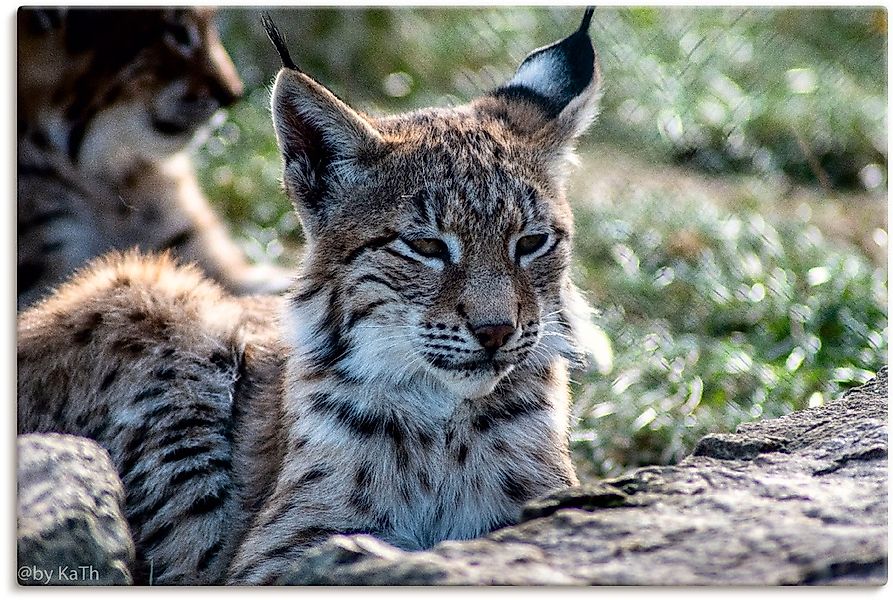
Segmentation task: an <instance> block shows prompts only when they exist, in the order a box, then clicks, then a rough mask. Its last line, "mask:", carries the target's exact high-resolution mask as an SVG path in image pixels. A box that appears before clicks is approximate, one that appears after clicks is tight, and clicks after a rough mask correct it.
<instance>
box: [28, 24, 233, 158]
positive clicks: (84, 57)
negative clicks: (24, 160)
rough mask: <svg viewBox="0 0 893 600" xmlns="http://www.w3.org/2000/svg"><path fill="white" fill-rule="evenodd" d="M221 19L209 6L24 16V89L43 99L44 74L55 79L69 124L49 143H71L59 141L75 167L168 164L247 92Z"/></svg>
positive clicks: (61, 110) (56, 100) (54, 92)
mask: <svg viewBox="0 0 893 600" xmlns="http://www.w3.org/2000/svg"><path fill="white" fill-rule="evenodd" d="M213 16H214V11H213V10H211V9H206V8H194V9H77V8H70V9H63V10H62V11H54V10H53V9H47V10H35V11H28V10H22V11H20V15H19V34H20V40H19V49H20V57H21V60H23V61H26V64H25V65H24V66H23V67H22V68H20V72H23V73H25V74H26V76H27V77H28V78H30V79H26V80H25V81H21V77H20V81H19V85H20V88H21V89H24V90H26V93H32V94H39V93H40V91H41V86H40V84H41V77H42V75H40V73H47V72H49V73H53V74H54V75H55V76H54V77H48V80H49V82H50V83H51V84H52V85H53V89H52V90H51V92H52V96H53V99H52V102H53V104H54V105H55V109H56V110H58V111H59V113H60V114H59V115H58V116H57V117H56V119H57V120H58V121H61V122H62V123H64V124H65V125H67V127H66V126H65V125H62V126H60V127H59V128H58V131H53V132H50V136H51V137H56V138H60V137H66V138H67V139H65V140H58V139H57V143H58V146H60V147H65V148H66V150H67V151H68V153H69V155H70V157H71V159H72V160H73V161H75V162H82V163H89V162H91V161H96V160H103V157H104V156H117V157H118V158H120V157H121V155H122V154H123V155H124V156H125V157H127V156H130V155H133V156H143V157H145V158H158V157H163V156H165V155H168V154H170V153H172V152H176V151H178V150H180V149H182V148H183V147H184V146H185V145H186V143H187V142H188V141H189V140H190V139H191V137H192V136H193V134H194V133H195V132H196V130H197V129H198V128H199V127H200V126H202V125H204V124H205V122H206V121H207V120H208V119H209V118H210V117H211V115H213V114H214V112H216V111H217V110H218V109H219V108H221V107H225V106H228V105H230V104H232V103H233V102H235V101H236V100H237V99H238V98H239V97H240V96H241V94H242V82H241V80H240V79H239V77H238V75H237V73H236V71H235V67H234V66H233V64H232V62H231V60H230V58H229V56H228V55H227V53H226V51H225V50H224V49H223V46H222V45H221V43H220V39H219V37H218V34H217V30H216V27H215V25H214V23H213ZM50 40H53V41H55V42H57V43H56V44H55V46H53V45H52V44H50ZM47 46H49V47H52V48H53V52H52V53H51V52H48V51H47V50H46V47H47ZM40 47H43V49H42V50H41V51H40V52H39V53H34V54H31V53H29V52H27V50H29V49H30V48H40ZM29 56H30V57H32V58H30V60H32V62H34V65H35V68H29V65H28V64H27V61H28V60H29ZM54 64H55V65H56V66H57V67H58V68H55V69H54V68H53V66H54ZM31 73H36V74H35V75H30V74H31ZM60 81H62V82H63V83H62V84H61V85H60V83H59V82H60ZM32 90H33V91H32ZM25 99H26V100H30V99H29V98H25ZM37 100H39V99H36V101H37Z"/></svg>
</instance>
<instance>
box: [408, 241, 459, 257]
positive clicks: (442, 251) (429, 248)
mask: <svg viewBox="0 0 893 600" xmlns="http://www.w3.org/2000/svg"><path fill="white" fill-rule="evenodd" d="M404 242H405V243H406V245H407V246H409V247H410V248H411V249H412V251H413V252H415V253H416V254H420V255H422V256H424V257H425V258H437V259H440V260H442V261H444V262H448V261H449V260H450V249H449V248H447V245H446V244H445V243H444V242H443V241H442V240H439V239H437V238H420V239H417V240H404Z"/></svg>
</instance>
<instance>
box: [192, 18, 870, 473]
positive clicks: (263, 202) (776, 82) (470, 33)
mask: <svg viewBox="0 0 893 600" xmlns="http://www.w3.org/2000/svg"><path fill="white" fill-rule="evenodd" d="M272 15H273V17H274V20H275V21H276V22H277V24H278V25H279V26H280V28H281V29H283V31H284V32H286V35H287V38H288V43H289V46H290V48H291V50H292V55H293V56H294V57H295V59H296V61H297V62H298V64H299V65H301V67H302V68H303V69H304V70H306V71H307V72H308V73H310V74H311V75H313V76H314V77H315V78H317V79H318V80H320V81H321V82H323V83H324V84H325V85H327V86H329V87H330V88H331V89H332V90H334V91H335V92H336V93H337V94H339V95H340V96H341V97H342V98H344V99H345V100H347V101H348V102H349V103H351V104H352V105H353V106H354V107H355V108H358V109H362V110H365V111H367V112H371V113H373V114H374V113H386V112H394V111H404V110H410V109H414V108H418V107H423V106H428V105H432V104H436V105H451V104H460V103H463V102H465V101H467V100H469V99H470V98H472V97H473V96H475V95H476V94H478V93H480V92H481V91H485V90H488V89H491V88H493V87H495V86H497V85H499V84H500V83H501V82H503V81H504V80H506V79H507V78H508V77H509V76H510V75H511V73H512V72H513V71H514V69H515V68H516V66H517V65H518V64H519V63H520V61H521V60H522V59H523V58H524V56H525V55H526V54H527V53H528V52H529V51H530V50H532V49H534V48H537V47H539V46H542V45H544V44H547V43H550V42H552V41H554V40H556V39H559V38H561V37H564V36H565V35H567V34H568V33H570V32H571V31H573V30H574V29H575V28H576V27H577V25H578V23H579V19H580V17H581V15H582V9H581V8H567V7H563V8H554V9H553V8H492V9H405V8H401V9H339V10H332V9H313V10H303V9H281V10H274V11H272ZM218 22H219V25H220V27H221V32H222V37H223V42H224V45H225V46H226V47H227V49H228V50H229V52H230V53H231V54H232V56H233V60H234V62H235V63H236V66H237V67H238V69H239V71H240V73H241V75H242V77H243V78H244V80H245V83H246V85H247V94H246V97H245V99H244V100H243V101H242V102H241V103H240V104H239V105H237V106H235V107H234V108H233V109H232V110H230V111H229V112H228V113H225V114H221V115H219V118H217V119H216V120H215V121H214V124H213V129H212V132H211V134H210V135H209V136H208V137H207V138H206V139H205V140H204V141H203V142H202V143H201V144H200V145H199V146H198V147H197V148H196V149H195V152H194V155H195V156H194V157H195V161H196V165H197V168H198V170H199V173H200V177H201V180H202V184H203V186H204V188H205V191H206V192H207V194H208V195H209V196H210V198H211V200H212V202H213V203H214V204H215V206H216V207H217V208H218V209H219V210H220V212H221V213H222V214H224V215H225V216H226V217H227V218H228V220H229V222H230V226H231V228H232V230H233V232H234V233H235V234H236V235H237V237H238V238H239V240H240V241H241V243H243V244H244V246H245V248H246V250H247V251H248V253H249V254H250V256H251V257H252V258H254V259H255V260H258V261H268V262H277V263H280V264H285V265H293V264H294V263H295V261H296V259H297V257H298V256H299V252H300V245H301V231H300V224H299V222H298V220H297V217H296V216H295V215H294V213H293V212H292V211H291V208H290V206H289V204H288V201H287V200H286V198H285V196H284V194H283V193H282V191H281V188H280V183H279V179H280V174H281V162H280V158H279V155H278V153H277V151H276V146H275V140H274V138H273V134H272V128H271V125H270V115H269V108H268V102H269V84H270V82H271V79H272V77H273V76H274V75H275V73H276V71H277V69H278V65H279V63H278V59H277V57H276V55H275V53H274V52H273V50H272V48H271V46H270V44H269V42H268V41H267V39H266V36H265V35H264V33H263V30H262V28H261V26H260V12H259V11H255V10H234V9H221V12H220V15H219V18H218ZM592 34H593V38H594V40H595V43H596V46H597V49H598V52H599V54H600V57H601V63H602V70H603V75H604V97H603V108H602V113H601V117H600V119H599V121H598V122H597V123H596V125H595V126H594V127H593V128H592V130H591V131H590V133H589V135H588V136H587V137H586V139H585V140H584V141H583V143H582V144H581V146H580V149H579V154H580V157H581V166H580V168H579V169H578V170H577V171H576V172H575V174H574V176H573V180H572V185H571V190H570V197H571V201H572V203H573V206H574V210H575V213H576V219H577V234H576V252H577V261H576V266H575V269H576V272H575V279H576V281H577V283H578V284H579V285H580V286H581V287H582V288H583V289H584V290H585V291H586V294H587V296H588V298H589V300H590V301H591V303H592V304H593V305H594V306H595V307H596V308H597V309H598V315H597V317H596V320H597V322H598V325H599V326H600V327H601V330H602V331H603V332H604V339H603V340H602V343H601V344H600V346H601V349H600V357H599V368H598V369H594V370H593V371H592V372H589V373H581V374H578V375H577V376H576V377H575V382H574V399H575V400H574V415H575V417H576V419H577V421H576V425H575V428H574V433H573V448H574V452H575V455H576V462H577V465H578V469H579V470H580V471H581V475H583V476H584V477H586V476H590V477H591V476H604V475H618V474H620V473H622V472H623V471H625V470H628V469H630V468H633V467H636V466H639V465H642V464H671V463H673V462H675V461H678V460H679V459H681V458H682V457H683V456H685V455H686V454H687V453H688V452H690V450H691V448H692V447H693V444H694V442H695V441H696V440H697V439H698V438H699V437H700V436H702V435H704V434H705V433H707V432H710V431H732V430H734V428H735V426H736V425H737V424H738V423H741V422H743V421H750V420H753V419H757V418H767V417H773V416H778V415H781V414H786V413H789V412H791V411H793V410H796V409H801V408H805V407H807V406H820V405H822V404H823V403H825V402H828V401H830V400H831V399H833V398H834V397H835V396H837V395H838V394H839V393H840V392H841V391H842V390H843V389H845V388H847V387H851V386H853V385H857V384H859V383H862V382H864V381H866V380H867V379H868V378H870V377H871V376H872V375H873V374H874V372H876V371H877V369H878V368H879V367H880V366H881V365H883V364H886V362H887V360H886V356H887V238H888V233H887V232H888V227H887V194H886V188H887V176H888V175H887V137H886V132H887V113H886V107H887V13H886V11H885V9H882V8H865V9H860V8H846V9H843V8H841V9H812V8H809V9H764V8H728V9H700V8H697V9H695V8H614V9H610V8H609V9H598V10H597V11H596V15H595V18H594V20H593V27H592Z"/></svg>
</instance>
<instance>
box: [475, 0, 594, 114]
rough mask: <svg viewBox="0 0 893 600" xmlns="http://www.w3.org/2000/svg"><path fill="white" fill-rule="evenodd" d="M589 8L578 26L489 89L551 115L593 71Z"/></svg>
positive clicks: (582, 86) (586, 83) (589, 80)
mask: <svg viewBox="0 0 893 600" xmlns="http://www.w3.org/2000/svg"><path fill="white" fill-rule="evenodd" d="M592 13H593V9H592V8H587V9H586V12H585V13H584V14H583V21H582V22H581V23H580V27H579V29H577V31H575V32H574V33H572V34H571V35H569V36H568V37H566V38H564V39H563V40H561V41H558V42H555V43H554V44H551V45H549V46H546V47H544V48H540V49H538V50H534V51H533V52H531V53H530V54H529V55H528V56H527V58H525V59H524V62H522V63H521V66H520V67H518V70H517V72H516V73H515V75H514V77H512V79H511V80H510V81H509V82H508V83H506V84H505V85H504V86H502V87H501V88H499V89H497V90H496V91H495V92H493V95H494V96H496V97H498V98H500V97H501V98H505V99H509V100H511V99H518V100H526V101H528V102H531V103H533V104H536V105H537V106H539V107H540V108H541V109H542V110H543V111H544V112H545V113H546V115H547V116H548V117H549V118H555V117H557V116H558V114H559V113H561V111H562V110H563V109H564V108H565V107H566V106H567V105H568V104H569V103H570V102H571V100H573V99H574V98H576V97H577V96H579V95H580V94H581V93H582V92H583V91H584V90H585V89H586V88H587V87H589V84H591V83H592V80H593V77H595V76H596V73H595V49H594V48H593V47H592V40H590V39H589V24H590V22H591V21H592Z"/></svg>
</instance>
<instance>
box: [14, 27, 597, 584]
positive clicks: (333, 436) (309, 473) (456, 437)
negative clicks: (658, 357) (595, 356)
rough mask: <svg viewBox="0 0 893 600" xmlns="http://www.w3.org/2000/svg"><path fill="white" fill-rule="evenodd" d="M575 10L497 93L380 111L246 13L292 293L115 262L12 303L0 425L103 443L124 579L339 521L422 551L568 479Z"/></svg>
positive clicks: (283, 547)
mask: <svg viewBox="0 0 893 600" xmlns="http://www.w3.org/2000/svg"><path fill="white" fill-rule="evenodd" d="M590 17H591V13H589V12H587V13H586V17H585V18H584V21H583V25H582V26H581V27H580V29H579V30H578V31H576V32H575V33H573V34H572V35H570V36H569V37H567V38H566V39H564V40H561V41H559V42H557V43H555V44H553V45H551V46H547V47H545V48H543V49H540V50H537V51H535V52H534V53H532V54H531V55H530V56H528V57H527V59H525V61H524V62H523V63H522V64H521V66H520V67H519V69H518V71H517V73H516V75H515V76H514V77H513V78H512V79H511V80H510V81H508V82H507V83H506V84H505V85H504V86H502V87H500V88H499V89H497V90H495V91H493V92H491V93H488V94H485V95H483V96H482V97H480V98H477V99H475V100H473V101H471V102H470V103H468V104H466V105H464V106H460V107H457V108H450V109H438V108H434V109H426V110H421V111H417V112H414V113H410V114H406V115H398V116H390V117H371V116H367V115H363V114H360V113H358V112H356V111H354V110H353V109H352V108H350V107H349V106H348V105H347V104H345V103H344V102H342V101H341V100H339V99H338V98H337V97H336V96H335V95H333V94H332V93H331V92H330V91H329V90H327V89H326V88H325V87H324V86H322V85H321V84H320V83H318V82H317V81H315V80H314V79H312V78H311V77H309V76H308V75H307V74H305V73H304V72H302V71H301V70H300V69H299V68H298V67H297V66H296V65H295V63H294V62H293V61H292V60H291V58H290V57H289V55H288V52H287V50H286V49H285V43H284V41H283V39H282V36H281V35H280V34H279V32H278V31H277V30H276V29H275V27H273V26H272V24H271V23H269V22H268V23H267V25H268V30H269V32H270V35H271V38H272V39H273V41H274V43H275V44H276V46H277V48H278V49H279V50H280V54H281V56H282V58H283V64H284V67H283V69H282V70H281V71H280V72H279V74H278V76H277V78H276V83H275V86H274V88H273V95H272V106H273V124H274V128H275V131H276V135H277V139H278V143H279V147H280V149H281V152H282V156H283V161H284V182H285V188H286V191H287V193H288V195H289V196H290V198H291V199H292V201H293V202H294V203H295V205H296V207H297V210H298V212H299V214H300V217H301V219H302V223H303V225H304V228H305V231H306V232H307V238H308V247H307V252H306V255H305V259H304V261H303V264H302V267H301V270H300V273H299V275H298V277H297V279H296V282H295V284H294V286H293V288H292V289H291V290H290V291H289V292H288V293H287V294H286V296H285V297H284V298H283V299H281V300H273V299H257V298H230V297H228V296H225V295H224V294H223V293H222V291H221V289H220V288H219V287H218V286H217V285H216V284H213V283H210V282H207V281H205V280H203V279H202V278H201V277H200V275H199V273H198V272H197V271H196V270H195V269H185V270H184V269H183V268H178V267H176V266H175V265H174V264H173V263H172V261H171V260H170V259H168V258H165V257H161V258H146V257H140V256H138V255H133V254H129V255H125V256H117V257H111V258H107V259H104V260H102V261H100V262H98V263H96V264H94V265H92V266H91V267H90V268H88V269H86V270H84V271H83V272H82V273H81V274H80V275H78V276H77V277H76V278H75V279H74V280H73V281H71V282H70V283H68V284H66V285H64V286H63V287H61V288H60V289H59V291H58V292H57V293H56V294H55V295H53V296H52V297H50V298H49V299H48V300H46V301H44V302H42V303H41V304H39V305H38V306H36V307H34V308H32V309H31V310H29V311H27V312H25V313H23V314H22V316H21V317H20V321H19V347H18V351H19V371H18V395H19V429H20V431H33V430H39V431H65V432H70V433H77V434H81V435H89V436H91V437H93V438H95V439H97V440H98V441H99V442H100V443H101V444H103V445H104V446H105V447H106V448H107V449H108V450H109V453H110V455H111V456H112V458H113V460H114V461H115V465H116V467H117V468H118V469H119V471H120V472H121V474H122V480H123V481H124V484H125V488H126V489H127V490H128V496H127V506H126V514H127V517H128V520H129V522H130V524H131V527H132V529H133V532H134V536H135V540H136V547H137V549H138V553H139V558H140V563H139V564H140V566H142V567H143V568H142V569H141V570H138V572H139V573H142V574H143V576H144V574H145V569H144V567H145V565H146V564H152V565H153V568H154V576H155V581H156V582H159V583H161V582H163V583H175V582H176V583H212V582H223V581H225V582H229V583H234V584H269V583H275V582H276V580H277V578H278V577H279V576H280V574H282V572H283V571H284V570H285V569H287V567H288V565H289V564H290V563H291V562H292V561H294V560H295V559H296V558H298V557H299V556H300V555H301V554H302V553H303V552H305V551H306V550H307V549H308V548H310V547H311V546H312V545H314V544H316V543H318V542H320V541H322V540H324V539H325V538H326V537H327V536H329V535H332V534H335V533H348V532H364V533H368V534H372V535H375V536H377V537H379V538H380V539H383V540H385V541H387V542H390V543H392V544H395V545H397V546H399V547H401V548H405V549H421V548H428V547H431V546H432V545H434V544H436V543H438V542H440V541H442V540H447V539H467V538H473V537H476V536H480V535H483V534H485V533H487V532H489V531H491V530H493V529H496V528H498V527H501V526H504V525H507V524H510V523H512V522H514V521H515V520H516V519H517V518H518V516H519V514H520V508H521V506H522V505H523V503H524V502H526V501H527V500H529V499H531V498H533V497H536V496H538V495H541V494H543V493H546V492H548V491H550V490H553V489H556V488H560V487H563V486H568V485H572V484H574V483H576V481H577V479H576V475H575V473H574V469H573V466H572V464H571V461H570V458H569V449H568V430H569V414H568V389H567V386H568V384H567V381H568V369H569V366H570V365H572V364H574V363H577V362H578V361H580V360H581V359H582V357H581V353H582V352H581V351H582V348H583V346H584V342H585V339H584V338H585V334H584V333H583V332H584V331H585V328H586V326H587V324H588V322H589V309H588V307H587V306H586V304H585V302H583V300H582V299H581V296H580V294H579V292H578V291H577V290H576V288H575V287H574V285H573V284H572V282H571V280H570V274H569V266H570V262H571V238H572V235H573V220H572V215H571V211H570V207H569V206H568V202H567V199H566V197H565V191H564V190H565V183H566V182H565V177H566V171H567V169H566V167H567V161H568V158H569V155H570V153H571V148H572V145H573V143H574V141H575V139H576V138H577V137H578V136H579V135H580V134H581V133H582V132H583V131H584V130H585V129H586V127H587V126H588V125H589V123H590V122H591V120H592V119H593V117H594V115H595V108H596V105H597V99H598V86H599V79H598V76H597V70H596V68H595V64H596V62H595V55H594V51H593V47H592V43H591V41H590V39H589V35H588V33H587V29H588V21H589V18H590ZM138 580H139V578H138Z"/></svg>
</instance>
